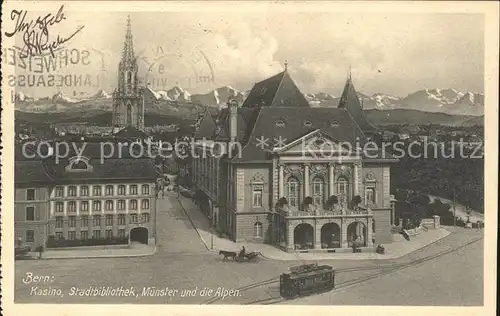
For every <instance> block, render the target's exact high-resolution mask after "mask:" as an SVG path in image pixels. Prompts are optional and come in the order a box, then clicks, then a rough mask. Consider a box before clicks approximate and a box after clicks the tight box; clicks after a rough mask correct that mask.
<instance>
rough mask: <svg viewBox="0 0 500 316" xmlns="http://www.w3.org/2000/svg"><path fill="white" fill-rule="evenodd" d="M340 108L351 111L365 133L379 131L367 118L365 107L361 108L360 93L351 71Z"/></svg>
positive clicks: (340, 101)
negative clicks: (355, 85) (355, 86)
mask: <svg viewBox="0 0 500 316" xmlns="http://www.w3.org/2000/svg"><path fill="white" fill-rule="evenodd" d="M338 107H339V108H341V109H346V110H347V111H349V113H350V114H351V116H352V117H353V118H354V120H355V121H356V123H358V125H359V127H360V128H361V130H363V131H364V132H366V131H374V130H377V128H376V127H375V126H373V125H372V124H371V123H370V122H368V120H367V118H366V114H365V112H364V111H363V107H362V106H361V102H360V101H359V98H358V93H357V92H356V89H355V88H354V84H353V83H352V79H351V73H350V71H349V76H348V78H347V81H346V83H345V86H344V91H342V95H341V96H340V100H339V105H338Z"/></svg>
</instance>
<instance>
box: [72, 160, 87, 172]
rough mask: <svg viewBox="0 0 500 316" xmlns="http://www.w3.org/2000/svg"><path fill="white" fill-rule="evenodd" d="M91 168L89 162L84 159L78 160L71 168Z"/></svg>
mask: <svg viewBox="0 0 500 316" xmlns="http://www.w3.org/2000/svg"><path fill="white" fill-rule="evenodd" d="M88 168H89V166H88V164H87V162H86V161H84V160H76V161H74V162H73V164H72V165H71V169H73V170H87V169H88Z"/></svg>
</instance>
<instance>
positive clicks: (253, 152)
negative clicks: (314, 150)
mask: <svg viewBox="0 0 500 316" xmlns="http://www.w3.org/2000/svg"><path fill="white" fill-rule="evenodd" d="M281 123H282V124H281ZM318 129H319V130H321V131H322V132H324V133H326V134H328V135H330V136H331V137H333V138H334V139H335V140H337V141H339V142H350V143H351V144H355V143H356V142H359V143H360V144H363V143H364V141H365V136H364V134H363V132H362V131H361V130H360V129H359V127H358V125H357V124H356V122H354V120H353V118H352V116H351V115H350V114H349V112H347V111H346V110H345V109H335V108H333V109H332V108H307V109H300V110H299V109H297V108H289V107H274V108H272V107H263V108H261V109H260V110H259V113H258V117H257V119H256V122H255V124H254V125H253V127H252V131H251V133H250V137H249V139H248V142H247V143H246V144H245V146H244V147H243V150H242V153H241V155H240V156H239V157H234V158H233V161H234V162H250V161H263V160H268V159H269V158H270V157H269V154H268V152H269V151H270V150H271V149H272V145H274V144H275V143H276V141H277V140H278V139H280V137H281V140H283V141H284V142H285V143H290V142H292V141H294V140H297V139H299V138H301V137H303V136H304V135H306V134H308V133H310V132H312V131H314V130H318ZM263 139H267V140H268V141H267V144H268V146H264V147H262V146H260V143H259V140H263Z"/></svg>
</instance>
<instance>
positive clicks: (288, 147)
mask: <svg viewBox="0 0 500 316" xmlns="http://www.w3.org/2000/svg"><path fill="white" fill-rule="evenodd" d="M275 142H276V144H279V146H277V145H276V146H275V148H274V151H275V152H277V153H281V154H285V155H286V154H300V155H302V156H303V155H304V154H305V155H307V154H309V155H318V154H320V153H323V156H339V155H342V156H345V155H350V154H352V152H353V150H351V149H350V148H348V147H347V146H343V143H342V142H339V141H338V140H337V139H335V138H333V137H332V136H330V135H328V134H325V133H322V132H321V131H320V130H315V131H313V132H311V133H309V134H306V135H304V136H302V137H301V138H299V139H296V140H294V141H291V142H290V140H286V139H281V140H275Z"/></svg>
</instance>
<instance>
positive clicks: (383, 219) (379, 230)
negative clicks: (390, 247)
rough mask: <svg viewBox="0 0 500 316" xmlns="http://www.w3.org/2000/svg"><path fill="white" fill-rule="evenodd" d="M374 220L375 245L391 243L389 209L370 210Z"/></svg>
mask: <svg viewBox="0 0 500 316" xmlns="http://www.w3.org/2000/svg"><path fill="white" fill-rule="evenodd" d="M372 211H373V219H374V220H375V234H374V235H375V245H377V244H388V243H392V234H391V209H385V208H383V209H372Z"/></svg>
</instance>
